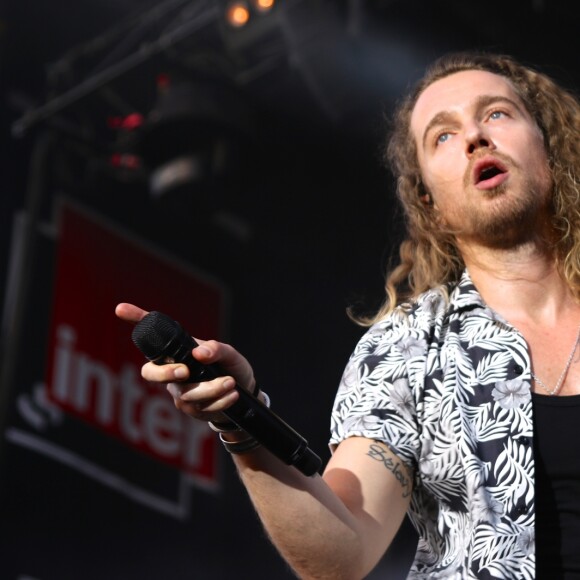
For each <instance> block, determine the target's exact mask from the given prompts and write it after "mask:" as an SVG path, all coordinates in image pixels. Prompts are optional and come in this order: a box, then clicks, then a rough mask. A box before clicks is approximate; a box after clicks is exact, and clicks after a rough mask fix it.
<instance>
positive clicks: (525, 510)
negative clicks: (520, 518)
mask: <svg viewBox="0 0 580 580" xmlns="http://www.w3.org/2000/svg"><path fill="white" fill-rule="evenodd" d="M516 513H517V514H521V515H523V514H527V513H528V506H526V505H519V506H518V507H517V508H516Z"/></svg>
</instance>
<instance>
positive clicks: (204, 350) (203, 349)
mask: <svg viewBox="0 0 580 580" xmlns="http://www.w3.org/2000/svg"><path fill="white" fill-rule="evenodd" d="M196 350H197V351H198V352H200V353H202V354H204V355H205V356H209V355H210V354H211V350H209V349H208V348H205V346H201V345H200V346H198V347H197V349H196Z"/></svg>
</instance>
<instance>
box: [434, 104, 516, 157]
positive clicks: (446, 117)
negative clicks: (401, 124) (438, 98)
mask: <svg viewBox="0 0 580 580" xmlns="http://www.w3.org/2000/svg"><path fill="white" fill-rule="evenodd" d="M495 103H506V104H508V105H511V106H512V107H514V108H515V109H516V110H517V111H520V112H522V107H521V105H520V104H518V103H517V102H516V101H514V100H513V99H510V98H509V97H504V96H501V95H480V96H479V97H477V99H476V101H475V110H476V111H480V110H481V109H484V108H485V107H488V106H489V105H494V104H495ZM454 117H455V113H453V112H452V111H440V112H439V113H437V114H436V115H435V116H434V117H433V118H432V119H431V120H430V121H429V123H427V127H425V131H423V147H425V142H426V141H427V136H428V135H429V133H430V132H431V131H432V130H433V128H434V127H437V126H438V125H444V124H445V123H450V122H451V121H452V120H453V119H454Z"/></svg>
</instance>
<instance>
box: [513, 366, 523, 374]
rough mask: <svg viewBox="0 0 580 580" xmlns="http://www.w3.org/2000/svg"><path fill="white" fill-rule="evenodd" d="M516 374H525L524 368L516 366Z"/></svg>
mask: <svg viewBox="0 0 580 580" xmlns="http://www.w3.org/2000/svg"><path fill="white" fill-rule="evenodd" d="M514 372H515V373H517V374H518V375H521V374H522V373H523V372H524V367H523V366H522V365H514Z"/></svg>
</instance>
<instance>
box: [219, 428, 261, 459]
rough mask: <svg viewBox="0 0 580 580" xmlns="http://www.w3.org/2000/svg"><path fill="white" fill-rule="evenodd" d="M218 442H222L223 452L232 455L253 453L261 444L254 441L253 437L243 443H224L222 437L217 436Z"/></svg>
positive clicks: (220, 435)
mask: <svg viewBox="0 0 580 580" xmlns="http://www.w3.org/2000/svg"><path fill="white" fill-rule="evenodd" d="M219 437H220V441H221V442H222V444H223V446H224V448H225V450H226V451H227V452H228V453H231V454H232V455H239V454H241V453H247V452H248V451H253V450H254V449H257V448H258V447H260V445H261V443H260V442H259V441H258V440H257V439H254V438H253V437H248V438H247V439H244V440H243V441H226V440H225V439H224V438H223V435H222V434H221V433H220V434H219Z"/></svg>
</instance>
